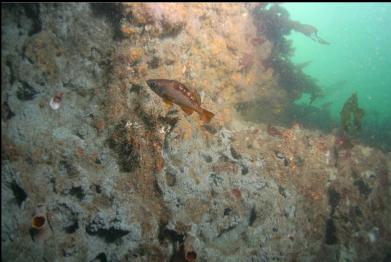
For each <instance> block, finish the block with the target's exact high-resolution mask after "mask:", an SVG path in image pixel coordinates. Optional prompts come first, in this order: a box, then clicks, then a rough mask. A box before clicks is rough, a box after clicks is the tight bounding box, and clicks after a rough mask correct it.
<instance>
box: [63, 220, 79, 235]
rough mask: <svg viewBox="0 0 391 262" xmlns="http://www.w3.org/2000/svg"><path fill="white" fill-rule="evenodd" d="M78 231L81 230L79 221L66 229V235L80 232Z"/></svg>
mask: <svg viewBox="0 0 391 262" xmlns="http://www.w3.org/2000/svg"><path fill="white" fill-rule="evenodd" d="M78 229H79V223H78V222H77V221H75V222H74V223H73V224H72V225H70V226H67V227H65V228H64V230H65V233H68V234H72V233H75V232H76V230H78Z"/></svg>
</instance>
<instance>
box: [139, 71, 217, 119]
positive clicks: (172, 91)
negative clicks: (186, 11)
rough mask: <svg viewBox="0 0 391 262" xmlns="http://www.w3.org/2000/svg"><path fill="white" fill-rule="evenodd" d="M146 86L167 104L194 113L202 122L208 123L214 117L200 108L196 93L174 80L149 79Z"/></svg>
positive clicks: (198, 96)
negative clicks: (175, 105)
mask: <svg viewBox="0 0 391 262" xmlns="http://www.w3.org/2000/svg"><path fill="white" fill-rule="evenodd" d="M147 84H148V86H149V87H150V88H151V89H152V90H153V91H154V92H155V93H156V94H157V95H158V96H160V97H161V98H163V100H164V102H166V103H168V104H172V103H174V104H177V105H178V106H180V107H181V108H182V110H183V111H184V112H185V113H186V114H187V115H191V114H192V113H193V112H194V111H196V112H197V113H198V114H199V115H200V118H201V120H202V121H204V122H209V121H210V120H211V118H212V117H213V116H214V114H213V113H212V112H209V111H208V110H206V109H203V108H202V107H201V99H200V95H199V94H198V93H197V91H191V90H189V89H188V88H187V87H186V86H185V85H183V84H181V83H179V82H178V81H175V80H168V79H150V80H147Z"/></svg>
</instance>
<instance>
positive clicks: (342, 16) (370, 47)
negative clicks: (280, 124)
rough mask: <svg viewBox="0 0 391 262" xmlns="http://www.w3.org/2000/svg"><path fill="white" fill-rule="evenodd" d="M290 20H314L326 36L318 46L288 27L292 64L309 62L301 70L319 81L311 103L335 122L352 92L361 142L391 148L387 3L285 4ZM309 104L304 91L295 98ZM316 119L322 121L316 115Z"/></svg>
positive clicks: (390, 10)
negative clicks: (359, 120)
mask: <svg viewBox="0 0 391 262" xmlns="http://www.w3.org/2000/svg"><path fill="white" fill-rule="evenodd" d="M282 6H284V7H285V8H287V10H288V11H289V13H290V17H291V19H294V20H299V21H301V22H303V23H309V24H314V25H316V27H317V28H318V30H319V32H321V33H322V35H323V36H324V37H325V38H326V39H327V40H328V41H329V42H331V44H330V45H329V46H323V45H317V44H315V43H314V42H312V41H309V40H308V38H307V37H305V36H303V35H302V34H300V33H298V32H295V31H293V32H292V33H291V35H290V36H289V38H290V39H291V40H292V41H293V46H294V48H295V53H294V55H293V57H292V59H293V61H294V62H295V63H302V62H306V61H311V63H310V64H309V65H308V66H306V67H305V68H304V69H303V70H304V72H306V73H307V74H309V75H311V76H313V77H315V78H316V79H317V80H318V82H317V83H318V85H319V86H320V87H321V88H322V89H323V91H324V95H325V96H324V97H322V98H320V99H318V100H316V101H314V103H313V104H312V105H313V106H316V107H318V108H319V109H321V108H322V107H324V106H327V110H328V111H330V116H331V117H332V119H334V120H336V121H339V119H340V114H339V113H340V111H341V108H342V106H343V104H344V102H345V101H346V99H347V98H348V97H350V96H351V94H352V93H353V92H357V94H358V98H359V104H360V106H361V107H362V108H363V109H364V111H365V117H364V118H363V119H362V122H363V124H362V131H361V132H360V134H358V136H359V137H360V138H361V139H362V140H363V141H365V142H368V143H370V144H373V145H377V146H380V147H381V148H383V149H384V150H387V151H389V150H390V149H391V136H390V132H391V131H390V130H391V74H390V73H389V71H390V68H391V52H390V45H391V34H390V33H389V32H388V31H389V30H388V25H390V24H391V5H390V4H389V3H285V4H282ZM297 103H298V104H308V103H309V98H308V96H304V97H303V98H302V99H299V100H298V101H297ZM319 121H322V119H321V118H320V119H319Z"/></svg>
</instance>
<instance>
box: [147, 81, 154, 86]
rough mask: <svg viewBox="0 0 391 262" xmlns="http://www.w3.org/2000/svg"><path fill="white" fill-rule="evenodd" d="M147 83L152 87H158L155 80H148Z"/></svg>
mask: <svg viewBox="0 0 391 262" xmlns="http://www.w3.org/2000/svg"><path fill="white" fill-rule="evenodd" d="M147 83H148V85H149V86H150V87H156V82H155V81H153V80H148V81H147Z"/></svg>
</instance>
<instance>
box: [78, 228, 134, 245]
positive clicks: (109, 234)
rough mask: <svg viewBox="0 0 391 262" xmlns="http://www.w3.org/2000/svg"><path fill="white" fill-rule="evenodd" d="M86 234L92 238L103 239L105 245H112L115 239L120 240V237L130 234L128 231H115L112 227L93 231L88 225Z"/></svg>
mask: <svg viewBox="0 0 391 262" xmlns="http://www.w3.org/2000/svg"><path fill="white" fill-rule="evenodd" d="M86 232H87V233H88V234H90V235H92V236H98V237H100V238H103V239H104V240H105V241H106V242H107V243H113V242H115V241H116V240H117V239H120V238H121V237H123V236H125V235H127V234H129V233H130V231H128V230H123V229H117V228H114V227H110V228H108V229H105V228H99V229H98V230H96V231H95V230H92V229H91V227H90V225H88V226H87V228H86Z"/></svg>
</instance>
